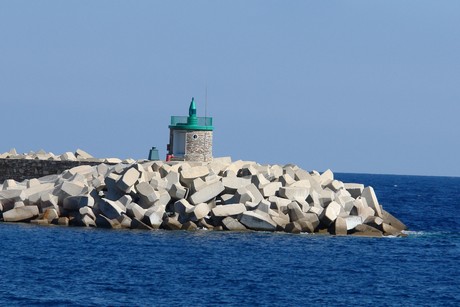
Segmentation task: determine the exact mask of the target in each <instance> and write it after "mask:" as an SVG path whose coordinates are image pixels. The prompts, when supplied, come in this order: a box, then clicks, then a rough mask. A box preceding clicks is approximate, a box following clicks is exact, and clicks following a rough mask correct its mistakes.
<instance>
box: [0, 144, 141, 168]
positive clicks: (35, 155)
mask: <svg viewBox="0 0 460 307" xmlns="http://www.w3.org/2000/svg"><path fill="white" fill-rule="evenodd" d="M0 159H24V160H49V161H82V162H101V163H110V164H117V163H133V162H135V160H133V159H125V160H121V159H118V158H104V159H99V158H95V157H93V156H92V155H90V154H89V153H87V152H86V151H84V150H82V149H77V150H76V151H75V152H71V151H68V152H65V153H63V154H60V155H58V154H54V153H52V152H46V151H44V150H43V149H40V150H39V151H37V152H35V151H30V152H27V153H18V152H17V151H16V149H15V148H12V149H11V150H10V151H8V152H4V153H0Z"/></svg>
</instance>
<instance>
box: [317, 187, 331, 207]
mask: <svg viewBox="0 0 460 307" xmlns="http://www.w3.org/2000/svg"><path fill="white" fill-rule="evenodd" d="M334 199H335V194H334V192H332V191H331V190H329V189H324V190H323V191H321V194H320V195H319V203H320V205H321V207H323V208H326V207H327V206H328V205H329V203H331V202H332V201H333V200H334Z"/></svg>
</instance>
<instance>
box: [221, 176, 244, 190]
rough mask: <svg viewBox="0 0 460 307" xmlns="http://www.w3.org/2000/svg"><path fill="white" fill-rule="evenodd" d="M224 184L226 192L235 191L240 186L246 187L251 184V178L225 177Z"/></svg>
mask: <svg viewBox="0 0 460 307" xmlns="http://www.w3.org/2000/svg"><path fill="white" fill-rule="evenodd" d="M222 184H223V185H224V187H225V193H235V192H236V191H237V190H238V189H239V188H244V187H246V186H248V185H249V184H251V179H249V178H242V177H223V178H222Z"/></svg>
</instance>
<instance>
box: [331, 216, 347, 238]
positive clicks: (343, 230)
mask: <svg viewBox="0 0 460 307" xmlns="http://www.w3.org/2000/svg"><path fill="white" fill-rule="evenodd" d="M334 234H335V235H337V236H346V235H347V222H346V221H345V220H344V219H343V218H341V217H337V219H336V220H335V221H334Z"/></svg>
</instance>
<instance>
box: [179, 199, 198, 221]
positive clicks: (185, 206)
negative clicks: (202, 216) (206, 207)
mask: <svg viewBox="0 0 460 307" xmlns="http://www.w3.org/2000/svg"><path fill="white" fill-rule="evenodd" d="M194 208H195V207H194V206H192V205H191V204H190V203H189V202H188V201H187V200H186V199H181V200H178V201H176V202H175V203H174V212H175V213H176V214H178V215H179V221H180V222H181V223H184V222H185V221H186V220H188V219H189V216H190V214H191V213H192V212H193V211H194Z"/></svg>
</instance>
